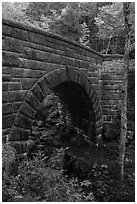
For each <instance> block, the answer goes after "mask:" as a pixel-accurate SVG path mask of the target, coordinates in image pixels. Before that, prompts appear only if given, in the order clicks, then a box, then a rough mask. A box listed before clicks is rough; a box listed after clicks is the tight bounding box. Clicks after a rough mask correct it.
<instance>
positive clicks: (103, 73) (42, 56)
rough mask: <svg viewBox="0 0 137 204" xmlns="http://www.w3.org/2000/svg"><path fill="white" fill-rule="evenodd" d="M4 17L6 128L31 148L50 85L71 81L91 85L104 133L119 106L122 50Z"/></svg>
mask: <svg viewBox="0 0 137 204" xmlns="http://www.w3.org/2000/svg"><path fill="white" fill-rule="evenodd" d="M2 23H3V24H2V34H3V36H2V45H3V55H2V57H3V58H2V65H3V69H2V70H3V77H2V80H3V83H2V90H3V92H2V103H3V112H2V114H3V134H9V133H10V134H9V137H8V138H9V139H8V140H9V141H14V144H16V145H15V146H18V147H17V149H18V151H19V152H21V151H23V152H24V151H25V149H24V148H25V147H26V144H25V141H27V140H28V137H29V130H30V128H31V122H32V121H31V120H32V119H33V118H34V116H35V112H37V110H38V109H39V107H40V104H41V102H42V101H43V99H44V98H45V97H46V95H47V94H48V92H49V90H50V89H54V87H56V86H58V85H59V84H61V83H64V82H66V81H69V82H75V83H76V84H79V85H80V86H81V88H83V89H84V90H85V91H86V93H87V95H88V96H89V98H90V100H91V102H92V106H93V110H94V113H95V127H96V136H98V135H100V134H101V128H102V122H103V121H104V122H111V121H112V119H113V118H114V116H115V113H116V112H117V110H118V106H119V100H120V86H121V80H122V75H121V69H122V66H123V64H122V61H119V60H118V59H119V58H121V57H122V56H119V55H118V56H110V55H109V56H103V55H101V54H99V53H97V52H95V51H93V50H91V49H90V48H88V47H84V46H82V45H79V44H78V43H75V42H71V41H69V40H67V39H64V38H62V37H60V36H58V35H54V34H51V33H47V32H44V31H42V30H39V29H35V28H31V27H28V26H26V25H25V26H24V25H21V24H19V23H14V22H11V21H8V20H4V19H3V22H2ZM112 59H113V61H112ZM103 61H104V62H103ZM112 62H113V63H112ZM132 95H133V94H132ZM102 116H103V117H102ZM7 121H8V122H7ZM15 141H16V142H15ZM19 147H20V148H19Z"/></svg>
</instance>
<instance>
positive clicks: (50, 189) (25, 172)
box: [3, 149, 93, 202]
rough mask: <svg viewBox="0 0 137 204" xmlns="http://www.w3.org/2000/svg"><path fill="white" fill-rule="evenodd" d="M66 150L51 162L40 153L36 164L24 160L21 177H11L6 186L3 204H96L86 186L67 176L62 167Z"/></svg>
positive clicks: (34, 160) (21, 164) (55, 154)
mask: <svg viewBox="0 0 137 204" xmlns="http://www.w3.org/2000/svg"><path fill="white" fill-rule="evenodd" d="M64 151H65V150H64V149H60V150H56V151H55V152H54V155H52V158H51V160H49V162H47V158H45V157H43V155H41V153H38V154H37V156H36V157H35V158H34V159H33V160H23V161H22V162H21V163H20V164H19V167H18V174H17V175H16V176H14V177H13V176H10V185H9V183H8V185H7V183H5V182H4V183H3V201H13V202H14V201H22V202H23V201H41V202H47V201H48V202H62V201H64V202H68V201H69V202H80V201H84V200H85V201H87V200H88V201H93V195H92V194H91V193H90V194H89V195H88V196H86V195H85V194H84V192H83V191H82V187H81V186H83V185H86V184H84V183H82V184H80V183H79V182H78V180H77V179H74V178H72V179H70V180H68V178H67V177H66V176H63V174H62V170H61V167H60V168H59V166H58V163H60V162H62V159H63V158H62V155H63V154H64Z"/></svg>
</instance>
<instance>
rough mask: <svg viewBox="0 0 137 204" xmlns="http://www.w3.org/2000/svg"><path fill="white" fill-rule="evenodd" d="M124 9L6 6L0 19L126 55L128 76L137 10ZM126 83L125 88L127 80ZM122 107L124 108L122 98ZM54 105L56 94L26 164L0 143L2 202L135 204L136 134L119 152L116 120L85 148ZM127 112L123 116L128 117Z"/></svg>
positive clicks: (35, 129)
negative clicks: (110, 203) (100, 138)
mask: <svg viewBox="0 0 137 204" xmlns="http://www.w3.org/2000/svg"><path fill="white" fill-rule="evenodd" d="M125 5H126V6H129V8H128V9H130V12H129V10H128V12H127V11H126V12H127V13H126V12H124V11H123V4H122V3H120V2H118V3H111V2H110V3H90V2H88V3H84V2H83V3H78V2H74V3H65V2H60V3H57V2H51V3H49V2H48V3H46V2H41V3H34V2H31V3H23V2H22V3H19V2H15V3H9V2H6V3H3V5H2V6H3V17H4V18H7V19H10V20H13V21H17V22H21V23H24V24H26V25H31V26H34V27H36V28H41V29H43V30H46V31H48V32H53V33H57V34H59V35H61V36H63V37H66V38H69V39H71V40H74V41H77V42H79V43H81V44H83V45H86V46H89V47H91V48H93V49H96V50H97V51H99V52H101V53H106V54H108V53H119V54H125V58H124V59H125V66H124V69H125V70H124V69H123V71H126V73H127V70H128V64H129V58H130V54H131V53H132V56H131V58H134V42H135V36H134V33H135V31H134V14H135V11H134V3H130V4H128V5H127V4H125ZM129 14H130V15H129ZM125 19H126V23H127V27H126V26H125ZM125 28H126V29H125ZM125 30H126V35H125ZM121 36H122V38H121ZM94 39H95V40H94ZM96 39H97V40H96ZM119 39H120V40H119ZM121 39H122V40H121ZM129 41H130V43H128V42H129ZM93 42H94V43H93ZM126 43H127V44H126ZM125 45H126V46H125ZM127 45H128V46H127ZM127 51H128V52H127ZM124 77H125V78H124V79H125V81H124V80H123V82H126V84H127V76H124ZM124 84H125V83H123V87H124ZM123 93H124V94H125V93H126V94H127V87H126V89H125V88H123ZM132 95H134V94H132ZM133 101H134V99H133V100H132V101H129V102H128V104H129V103H131V104H133V109H132V113H133V114H132V113H131V112H130V114H128V117H130V118H131V120H133V123H132V124H133V126H134V118H133V115H134V111H135V109H134V102H133ZM123 102H124V104H127V98H126V99H124V100H123ZM59 104H60V101H59V99H58V97H56V96H54V94H53V93H51V94H50V95H49V96H47V98H46V99H45V100H44V101H43V103H42V105H41V109H40V110H39V112H38V113H37V115H36V118H35V120H34V123H33V126H32V130H31V134H30V144H31V145H30V147H29V148H28V152H27V155H24V158H20V157H18V156H17V155H16V150H15V149H14V148H13V147H11V146H9V145H8V144H3V147H2V148H3V152H2V157H3V160H2V165H3V171H2V179H3V183H2V191H3V192H2V198H3V201H7V202H11V201H12V202H15V201H24V202H25V201H41V202H44V201H45V202H46V201H49V202H50V201H54V202H56V201H58V202H61V201H67V202H68V201H70V202H78V201H79V202H80V201H81V202H82V201H87V202H91V201H103V202H107V201H113V202H118V201H124V202H125V201H127V202H130V201H132V202H133V201H134V199H135V198H134V196H135V195H134V193H135V189H134V165H135V164H134V145H135V144H134V143H135V142H134V139H135V138H134V137H135V133H134V127H132V131H127V129H126V128H125V132H126V135H127V137H126V138H124V140H123V141H124V148H125V147H126V151H125V152H124V153H121V152H120V151H119V144H120V143H119V141H120V134H121V126H122V125H121V124H122V120H121V118H120V117H119V118H118V119H117V121H115V122H114V123H113V124H111V127H105V128H104V132H103V133H102V134H103V135H102V136H103V141H102V143H100V144H97V145H95V144H88V143H86V141H85V140H84V139H83V137H82V135H78V134H77V132H76V131H75V130H74V129H72V128H71V127H69V126H68V125H66V123H65V121H62V118H61V114H62V113H61V106H60V105H59ZM125 110H126V109H125ZM125 110H124V111H125ZM124 111H123V113H122V116H123V115H124V116H126V114H127V111H126V114H125V113H124ZM123 124H124V123H123ZM126 125H127V124H126ZM126 125H125V127H126ZM108 138H109V139H108ZM110 138H111V139H110ZM122 139H123V138H122V136H121V141H122ZM91 145H92V147H91ZM124 150H125V149H124ZM122 154H123V155H122ZM93 155H94V156H93ZM119 155H122V156H123V158H124V157H125V158H124V160H123V161H124V163H125V168H124V177H123V180H121V177H120V175H119Z"/></svg>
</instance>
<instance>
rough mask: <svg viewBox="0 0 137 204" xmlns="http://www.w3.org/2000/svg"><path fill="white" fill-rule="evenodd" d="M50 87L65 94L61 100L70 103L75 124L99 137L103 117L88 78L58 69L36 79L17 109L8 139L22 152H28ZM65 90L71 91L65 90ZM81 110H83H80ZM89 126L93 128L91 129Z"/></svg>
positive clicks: (72, 119) (69, 70)
mask: <svg viewBox="0 0 137 204" xmlns="http://www.w3.org/2000/svg"><path fill="white" fill-rule="evenodd" d="M50 90H53V91H54V92H56V93H57V94H63V93H65V94H64V95H62V96H60V97H66V99H65V98H62V101H64V102H65V103H66V104H67V105H68V109H69V111H70V115H71V122H72V123H73V125H75V126H77V127H78V128H80V129H81V130H84V133H85V134H87V135H94V137H97V136H98V135H99V134H101V129H102V118H101V113H100V106H99V101H98V97H97V94H96V92H95V90H94V88H93V86H92V84H91V83H90V81H89V80H88V78H87V77H86V76H85V75H84V74H82V73H80V72H79V71H78V70H77V69H74V68H69V67H66V69H56V70H54V71H52V72H49V73H47V74H45V75H44V76H43V77H42V78H40V79H39V80H38V81H37V82H36V84H35V85H34V86H33V87H32V88H31V90H30V91H29V92H28V93H27V95H26V97H25V99H24V100H23V102H22V105H21V106H20V108H19V110H18V112H17V115H16V118H15V120H14V122H13V125H12V127H11V130H10V134H9V138H8V142H11V143H12V144H13V145H14V146H15V148H16V149H18V152H19V153H22V152H25V151H26V148H27V141H28V140H29V134H30V129H31V126H32V121H33V119H34V117H35V114H36V112H37V111H38V110H39V107H40V105H41V103H42V101H43V100H44V98H45V97H46V96H47V94H48V93H49V91H50ZM66 91H69V92H70V93H66ZM69 94H70V95H69ZM71 97H73V100H74V101H73V102H72V101H71V100H70V98H71ZM65 100H66V101H65ZM78 103H79V104H78ZM77 104H78V105H77ZM80 109H82V111H81V112H80ZM84 109H85V110H84ZM75 116H76V118H75ZM82 116H83V119H84V120H83V121H85V127H83V126H84V122H82V120H81V118H82ZM79 118H80V119H79ZM91 118H92V119H91ZM90 122H91V123H90ZM91 124H92V125H91ZM90 126H91V127H92V128H91V130H90ZM86 127H87V128H86ZM90 131H91V132H90Z"/></svg>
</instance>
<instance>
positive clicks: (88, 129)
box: [53, 81, 96, 140]
mask: <svg viewBox="0 0 137 204" xmlns="http://www.w3.org/2000/svg"><path fill="white" fill-rule="evenodd" d="M53 92H54V93H55V94H56V95H57V96H58V97H59V99H60V100H61V104H62V112H63V117H62V119H63V120H64V121H65V122H66V123H67V124H69V125H71V126H73V127H74V128H76V129H77V131H78V132H79V133H80V132H81V133H82V134H85V135H87V136H89V138H90V140H94V139H95V135H96V128H95V113H94V110H93V105H92V102H91V100H90V98H89V96H88V95H87V93H86V91H85V90H84V89H83V87H82V86H81V85H79V84H78V83H75V82H72V81H71V82H70V81H67V82H63V83H61V84H59V85H57V86H56V87H54V89H53Z"/></svg>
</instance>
